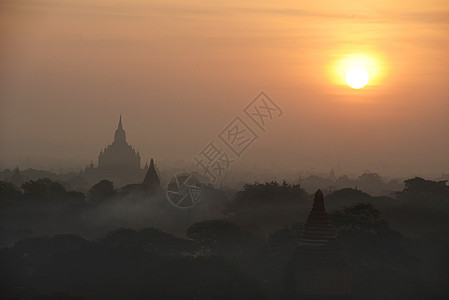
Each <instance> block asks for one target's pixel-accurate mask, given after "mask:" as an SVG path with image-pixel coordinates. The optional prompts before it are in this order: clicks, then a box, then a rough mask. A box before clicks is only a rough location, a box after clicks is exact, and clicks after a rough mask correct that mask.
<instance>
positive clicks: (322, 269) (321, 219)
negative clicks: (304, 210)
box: [285, 190, 351, 300]
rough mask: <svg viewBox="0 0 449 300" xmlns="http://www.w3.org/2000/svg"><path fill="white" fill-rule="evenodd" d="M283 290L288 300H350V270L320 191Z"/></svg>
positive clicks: (287, 272)
mask: <svg viewBox="0 0 449 300" xmlns="http://www.w3.org/2000/svg"><path fill="white" fill-rule="evenodd" d="M285 288H286V296H287V297H288V298H294V299H320V300H321V299H323V300H324V299H326V300H330V299H332V300H334V299H335V300H337V299H351V270H350V268H349V266H348V265H347V264H346V263H345V262H344V260H343V258H342V255H341V252H340V249H339V247H338V245H337V240H336V233H335V230H334V229H333V227H332V224H331V222H330V220H329V216H328V215H327V213H326V209H325V207H324V197H323V193H322V192H321V191H320V190H318V191H317V192H316V193H315V199H314V201H313V207H312V211H311V212H310V214H309V217H308V218H307V221H306V223H305V224H304V228H303V230H302V232H301V236H300V240H299V244H298V246H297V249H296V252H295V254H294V257H293V259H292V261H291V263H290V264H289V265H288V267H287V270H286V277H285Z"/></svg>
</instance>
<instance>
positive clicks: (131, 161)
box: [84, 115, 148, 185]
mask: <svg viewBox="0 0 449 300" xmlns="http://www.w3.org/2000/svg"><path fill="white" fill-rule="evenodd" d="M140 159H141V158H140V154H139V151H136V150H135V149H134V148H133V147H132V146H131V145H129V144H128V142H127V141H126V133H125V130H124V129H123V124H122V116H121V115H120V119H119V123H118V126H117V129H116V131H115V134H114V141H113V142H112V144H110V145H108V146H107V147H105V148H104V149H103V150H101V151H100V154H99V155H98V166H97V167H95V166H94V164H93V162H91V163H90V165H89V167H86V169H85V170H84V175H85V177H86V179H87V180H88V181H89V183H91V184H92V183H96V182H98V181H99V180H102V179H108V180H111V181H113V182H114V183H115V184H116V185H124V184H129V183H135V182H139V181H141V180H142V177H143V176H144V175H145V173H146V172H147V170H148V164H146V165H145V167H144V168H143V169H142V168H141V167H140Z"/></svg>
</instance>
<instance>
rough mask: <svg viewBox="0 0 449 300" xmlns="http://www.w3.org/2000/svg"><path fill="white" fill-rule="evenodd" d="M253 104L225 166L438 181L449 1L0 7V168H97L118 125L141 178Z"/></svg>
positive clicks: (445, 135) (36, 1)
mask: <svg viewBox="0 0 449 300" xmlns="http://www.w3.org/2000/svg"><path fill="white" fill-rule="evenodd" d="M354 61H355V63H356V64H357V63H361V64H362V65H363V67H364V68H366V69H367V71H368V73H369V75H370V81H369V83H368V85H367V86H366V87H364V88H362V89H358V90H356V89H352V88H350V87H349V86H348V85H346V84H345V82H344V81H345V72H346V69H345V68H348V66H349V65H350V64H352V63H354ZM261 91H263V92H265V93H266V94H267V95H268V96H269V97H270V98H271V99H272V100H273V101H274V102H275V103H276V104H277V105H278V106H279V107H280V108H281V109H282V112H283V113H282V115H281V116H280V117H279V118H276V119H273V120H272V122H270V124H269V126H267V128H266V131H257V130H258V129H257V128H256V129H255V130H256V133H257V135H258V136H259V138H258V139H257V140H256V141H255V142H254V143H253V144H251V146H250V147H248V148H247V149H246V150H245V152H244V153H243V154H242V155H241V156H240V157H239V158H238V159H237V160H236V164H235V167H236V168H243V169H244V168H245V167H248V168H256V167H260V168H265V169H273V170H274V169H276V170H286V171H294V172H296V171H298V172H299V171H307V172H309V171H310V172H328V171H329V170H330V169H331V168H334V169H336V170H338V172H339V173H340V174H343V173H354V174H356V173H359V174H360V173H361V172H365V171H371V172H379V173H380V174H384V175H388V176H424V177H438V176H439V175H441V173H442V172H445V173H449V117H448V116H449V1H435V0H430V1H429V0H426V1H421V0H419V1H416V0H415V1H386V0H377V1H363V0H361V1H345V0H340V1H309V2H308V3H304V1H264V0H262V1H261V0H258V1H252V0H250V1H244V2H242V1H235V0H226V1H166V0H158V1H149V0H147V1H143V0H142V1H138V0H116V1H111V0H108V1H105V0H89V1H84V0H33V1H32V0H18V1H8V0H3V1H1V2H0V139H1V143H0V168H12V167H15V166H16V165H19V167H20V168H28V167H35V168H41V169H46V168H47V169H54V168H59V169H75V170H79V169H80V168H82V167H84V166H85V165H86V164H88V163H90V161H93V162H94V163H96V161H97V156H98V153H99V152H100V150H101V149H103V148H104V147H105V146H107V145H108V144H110V143H111V142H112V140H113V136H114V131H115V129H116V127H117V123H118V118H119V116H120V115H122V120H123V126H124V129H125V130H126V133H127V140H128V142H129V143H130V144H131V145H133V146H134V147H135V148H136V149H137V150H139V151H140V154H141V156H142V160H143V161H142V164H143V163H144V162H145V161H148V160H149V158H150V157H154V158H155V160H156V161H159V162H162V161H175V162H176V161H179V160H184V161H193V157H194V156H195V155H197V154H198V153H199V152H200V151H201V150H202V149H203V148H204V146H205V145H207V144H208V143H209V142H210V141H212V140H214V139H217V136H218V135H219V134H220V132H222V131H223V130H224V128H226V126H227V125H228V124H229V123H230V122H231V121H232V120H233V119H234V118H235V117H237V116H244V108H245V107H246V106H247V105H248V104H249V103H250V102H251V101H252V100H253V99H254V98H255V97H256V96H257V95H258V94H259V93H260V92H261ZM248 122H249V121H248ZM252 126H254V124H252ZM160 167H163V164H162V166H160ZM337 175H339V174H337Z"/></svg>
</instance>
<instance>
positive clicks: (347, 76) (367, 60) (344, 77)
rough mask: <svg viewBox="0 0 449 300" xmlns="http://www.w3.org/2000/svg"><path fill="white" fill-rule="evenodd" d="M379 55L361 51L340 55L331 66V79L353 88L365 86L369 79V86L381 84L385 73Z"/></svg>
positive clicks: (338, 83)
mask: <svg viewBox="0 0 449 300" xmlns="http://www.w3.org/2000/svg"><path fill="white" fill-rule="evenodd" d="M375 57H376V58H375ZM379 57H380V56H379V55H376V56H374V55H367V54H360V53H357V54H347V55H342V56H339V57H338V58H336V59H335V60H334V62H333V63H332V64H330V66H329V67H330V74H331V79H332V81H333V82H334V83H335V84H337V85H341V86H348V85H349V86H350V87H352V88H353V89H360V88H363V87H365V86H366V85H367V84H368V81H369V86H376V85H379V83H380V81H381V79H382V76H383V74H384V73H385V70H383V69H382V64H381V60H380V59H379Z"/></svg>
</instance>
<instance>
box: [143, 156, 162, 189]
mask: <svg viewBox="0 0 449 300" xmlns="http://www.w3.org/2000/svg"><path fill="white" fill-rule="evenodd" d="M160 185H161V181H160V180H159V176H157V173H156V168H155V167H154V160H153V159H151V160H150V166H149V167H148V171H147V174H146V175H145V179H144V180H143V186H144V187H145V188H148V189H154V188H159V187H160Z"/></svg>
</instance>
